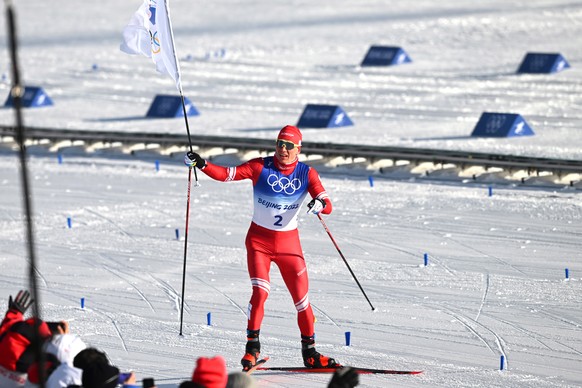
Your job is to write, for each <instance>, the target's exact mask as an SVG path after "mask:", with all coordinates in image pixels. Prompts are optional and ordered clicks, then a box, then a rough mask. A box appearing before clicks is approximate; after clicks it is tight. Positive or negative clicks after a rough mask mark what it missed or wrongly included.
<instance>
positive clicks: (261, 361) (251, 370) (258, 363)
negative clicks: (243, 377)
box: [243, 357, 269, 375]
mask: <svg viewBox="0 0 582 388" xmlns="http://www.w3.org/2000/svg"><path fill="white" fill-rule="evenodd" d="M268 360H269V357H265V358H261V359H260V360H257V363H256V364H255V365H253V367H252V368H251V369H249V370H243V372H244V373H246V374H247V375H250V374H251V373H253V372H254V371H256V370H258V369H260V366H261V365H263V364H264V363H265V362H267V361H268Z"/></svg>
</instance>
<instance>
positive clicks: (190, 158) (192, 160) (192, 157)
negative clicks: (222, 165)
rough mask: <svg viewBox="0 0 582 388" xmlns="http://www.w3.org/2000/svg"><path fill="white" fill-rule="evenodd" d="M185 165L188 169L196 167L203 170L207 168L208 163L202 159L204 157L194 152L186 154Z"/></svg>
mask: <svg viewBox="0 0 582 388" xmlns="http://www.w3.org/2000/svg"><path fill="white" fill-rule="evenodd" d="M184 164H185V165H186V166H188V167H194V166H196V167H198V168H199V169H201V170H202V169H203V168H204V167H206V161H205V160H204V159H202V156H200V155H198V154H197V153H196V152H193V151H188V152H187V153H186V155H185V156H184Z"/></svg>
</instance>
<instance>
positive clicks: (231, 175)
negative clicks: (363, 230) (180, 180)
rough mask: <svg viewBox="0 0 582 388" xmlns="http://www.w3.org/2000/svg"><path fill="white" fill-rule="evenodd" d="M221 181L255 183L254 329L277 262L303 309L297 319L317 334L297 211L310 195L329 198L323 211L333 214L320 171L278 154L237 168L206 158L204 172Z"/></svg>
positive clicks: (304, 331) (251, 243)
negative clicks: (289, 161)
mask: <svg viewBox="0 0 582 388" xmlns="http://www.w3.org/2000/svg"><path fill="white" fill-rule="evenodd" d="M202 171H203V172H204V173H205V174H206V175H208V176H209V177H211V178H213V179H215V180H218V181H224V182H228V181H239V180H243V179H250V180H251V181H252V182H253V207H254V211H253V220H252V223H251V226H250V228H249V231H248V233H247V237H246V242H245V245H246V249H247V266H248V271H249V276H250V278H251V284H252V287H253V293H252V296H251V300H250V302H249V306H248V311H247V317H248V326H247V329H249V330H259V329H260V327H261V322H262V321H263V316H264V303H265V301H266V300H267V297H268V296H269V292H270V288H271V286H270V277H269V271H270V268H271V263H272V262H273V263H275V264H276V265H277V266H278V267H279V270H280V271H281V275H282V277H283V281H284V282H285V285H286V286H287V289H288V290H289V293H290V294H291V297H292V298H293V302H294V303H295V308H296V309H297V322H298V325H299V330H300V331H301V335H303V336H312V335H313V334H314V328H313V324H314V316H313V310H312V309H311V305H310V303H309V297H308V289H309V278H308V275H307V267H306V266H305V259H304V258H303V251H302V249H301V243H300V241H299V233H298V231H297V213H298V212H299V210H300V208H301V204H302V203H303V200H304V199H305V197H306V196H307V194H308V193H309V194H310V195H311V197H313V198H318V199H321V200H323V201H325V203H326V206H325V208H324V209H323V211H322V212H321V213H322V214H329V213H331V210H332V205H331V201H330V200H329V197H328V195H327V193H326V191H325V189H324V188H323V185H322V184H321V181H320V179H319V174H318V173H317V171H316V170H315V169H313V168H311V167H309V166H308V165H306V164H305V163H301V162H298V161H295V162H294V163H292V164H289V165H283V164H281V163H279V162H278V160H277V158H276V157H272V156H271V157H266V158H256V159H252V160H250V161H248V162H246V163H243V164H241V165H239V166H236V167H221V166H217V165H215V164H212V163H210V162H208V161H206V167H205V168H204V169H203V170H202Z"/></svg>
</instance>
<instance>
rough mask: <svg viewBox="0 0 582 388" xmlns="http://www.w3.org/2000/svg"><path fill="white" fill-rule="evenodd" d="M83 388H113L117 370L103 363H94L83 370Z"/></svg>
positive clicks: (117, 374)
mask: <svg viewBox="0 0 582 388" xmlns="http://www.w3.org/2000/svg"><path fill="white" fill-rule="evenodd" d="M82 380H83V388H115V387H117V385H118V384H119V369H117V368H116V367H114V366H113V365H109V364H108V363H103V362H94V363H91V364H89V365H88V366H87V367H86V368H84V369H83V378H82Z"/></svg>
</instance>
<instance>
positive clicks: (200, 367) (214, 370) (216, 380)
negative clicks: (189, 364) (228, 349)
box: [192, 356, 228, 388]
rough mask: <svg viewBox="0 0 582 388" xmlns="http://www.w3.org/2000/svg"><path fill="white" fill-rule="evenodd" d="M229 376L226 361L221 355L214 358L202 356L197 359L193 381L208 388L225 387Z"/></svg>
mask: <svg viewBox="0 0 582 388" xmlns="http://www.w3.org/2000/svg"><path fill="white" fill-rule="evenodd" d="M227 380H228V376H227V374H226V361H224V358H222V357H221V356H216V357H213V358H206V357H200V358H198V360H197V361H196V369H194V374H193V375H192V381H193V382H195V383H197V384H200V385H203V386H204V387H206V388H224V387H226V382H227Z"/></svg>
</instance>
